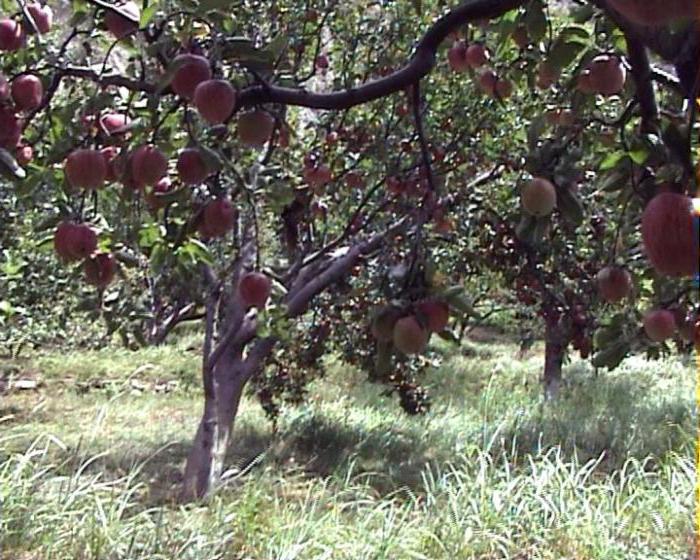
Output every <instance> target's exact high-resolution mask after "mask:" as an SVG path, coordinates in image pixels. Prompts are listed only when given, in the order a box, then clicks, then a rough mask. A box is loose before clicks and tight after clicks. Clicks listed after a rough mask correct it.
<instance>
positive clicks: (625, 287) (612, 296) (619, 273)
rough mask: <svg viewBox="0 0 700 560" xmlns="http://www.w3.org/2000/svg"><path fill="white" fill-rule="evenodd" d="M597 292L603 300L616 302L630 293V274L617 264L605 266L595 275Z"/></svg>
mask: <svg viewBox="0 0 700 560" xmlns="http://www.w3.org/2000/svg"><path fill="white" fill-rule="evenodd" d="M596 284H597V286H598V293H599V294H600V297H601V298H602V299H603V301H607V302H608V303H617V302H618V301H621V300H623V299H625V298H626V297H627V296H629V295H630V294H631V293H632V276H631V275H630V273H629V271H627V270H626V269H624V268H620V267H619V266H606V267H605V268H603V269H601V270H600V272H598V274H597V275H596Z"/></svg>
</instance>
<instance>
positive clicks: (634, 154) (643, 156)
mask: <svg viewBox="0 0 700 560" xmlns="http://www.w3.org/2000/svg"><path fill="white" fill-rule="evenodd" d="M627 155H628V156H629V158H630V159H631V160H632V161H633V162H634V163H636V164H637V165H642V164H643V163H644V162H645V161H646V160H647V158H648V157H649V150H647V149H646V148H644V147H641V146H639V147H637V148H636V149H634V150H630V151H628V152H627Z"/></svg>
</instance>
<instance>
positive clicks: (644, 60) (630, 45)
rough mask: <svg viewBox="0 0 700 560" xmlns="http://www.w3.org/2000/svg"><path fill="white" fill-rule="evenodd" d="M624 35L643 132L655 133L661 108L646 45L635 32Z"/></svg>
mask: <svg viewBox="0 0 700 560" xmlns="http://www.w3.org/2000/svg"><path fill="white" fill-rule="evenodd" d="M623 33H624V35H625V41H626V42H627V56H628V57H629V62H630V66H631V68H632V77H633V78H634V83H635V86H636V92H637V101H638V102H639V109H640V113H641V117H642V130H643V131H644V132H653V131H654V129H655V128H656V126H655V125H656V121H657V120H658V118H659V107H658V105H657V103H656V94H655V93H654V84H653V82H652V72H651V65H650V64H649V56H648V55H647V51H646V48H645V47H644V44H643V43H642V41H641V40H640V39H639V37H637V36H636V34H635V33H634V32H633V31H630V30H627V29H624V30H623Z"/></svg>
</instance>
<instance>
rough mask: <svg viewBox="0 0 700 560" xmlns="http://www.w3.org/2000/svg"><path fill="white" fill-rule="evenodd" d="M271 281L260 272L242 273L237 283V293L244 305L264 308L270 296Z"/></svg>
mask: <svg viewBox="0 0 700 560" xmlns="http://www.w3.org/2000/svg"><path fill="white" fill-rule="evenodd" d="M271 289H272V282H271V281H270V279H269V278H268V277H267V276H266V275H265V274H263V273H262V272H248V273H246V274H244V275H243V278H241V282H240V284H239V285H238V293H239V295H240V297H241V301H242V302H243V305H244V307H246V308H249V307H257V308H258V309H264V308H265V304H266V303H267V300H268V299H269V297H270V291H271Z"/></svg>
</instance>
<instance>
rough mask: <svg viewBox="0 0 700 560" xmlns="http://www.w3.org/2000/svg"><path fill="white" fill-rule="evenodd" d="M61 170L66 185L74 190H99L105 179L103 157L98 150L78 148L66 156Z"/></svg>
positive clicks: (105, 163)
mask: <svg viewBox="0 0 700 560" xmlns="http://www.w3.org/2000/svg"><path fill="white" fill-rule="evenodd" d="M63 170H64V173H65V176H66V179H67V180H68V183H69V184H70V185H71V186H72V187H74V188H76V189H85V190H95V189H99V188H100V187H102V186H103V185H104V183H105V179H106V178H107V162H106V160H105V158H104V156H103V155H102V153H101V152H100V151H99V150H92V149H89V148H80V149H77V150H73V151H72V152H71V153H70V154H68V157H67V158H66V161H65V163H64V166H63Z"/></svg>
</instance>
